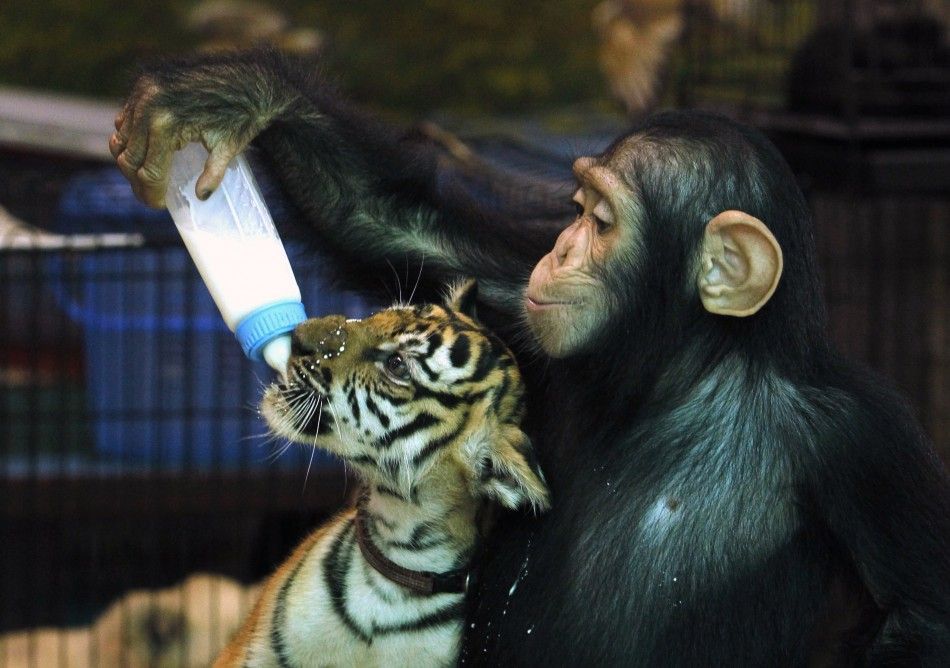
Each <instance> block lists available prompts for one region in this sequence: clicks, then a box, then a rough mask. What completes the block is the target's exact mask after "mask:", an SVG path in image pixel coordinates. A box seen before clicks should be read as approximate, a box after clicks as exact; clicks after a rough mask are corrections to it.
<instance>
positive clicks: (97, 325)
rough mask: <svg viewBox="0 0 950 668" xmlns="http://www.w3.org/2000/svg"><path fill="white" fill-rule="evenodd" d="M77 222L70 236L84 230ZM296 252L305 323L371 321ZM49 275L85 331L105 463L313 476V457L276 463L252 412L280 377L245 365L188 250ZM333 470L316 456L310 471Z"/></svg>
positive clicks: (94, 261) (93, 255) (61, 267)
mask: <svg viewBox="0 0 950 668" xmlns="http://www.w3.org/2000/svg"><path fill="white" fill-rule="evenodd" d="M72 201H73V202H75V201H76V200H75V199H74V200H72ZM93 203H94V198H89V199H87V200H86V205H87V206H88V208H87V210H86V211H85V215H86V216H95V215H96V211H97V207H96V206H90V205H91V204H93ZM103 205H105V202H103ZM77 213H78V212H76V211H75V210H73V212H72V213H71V215H70V218H71V220H70V225H69V227H74V226H75V225H76V224H77V223H81V217H79V216H77V215H76V214H77ZM166 216H167V214H166ZM168 224H169V225H170V220H169V221H168ZM83 227H84V226H83ZM83 227H80V229H75V231H83ZM172 230H174V228H172ZM123 231H128V228H126V229H125V230H123ZM289 251H290V252H289V255H290V256H291V264H292V265H293V266H294V270H295V273H296V276H297V280H298V283H299V284H300V288H301V293H302V296H303V302H304V304H305V305H306V307H307V312H308V314H310V315H312V316H320V315H327V314H331V313H344V314H346V315H348V316H350V317H362V316H363V315H365V314H366V313H368V312H369V310H370V308H369V307H368V306H367V304H366V303H365V302H364V301H363V300H361V299H359V298H357V297H355V296H351V295H347V294H343V293H340V292H338V291H333V290H331V289H329V288H327V287H326V286H325V284H324V283H323V282H322V281H320V280H319V278H318V277H316V276H315V272H314V271H313V270H312V269H311V270H308V269H307V267H306V264H307V263H306V262H301V261H297V258H295V257H294V256H295V253H294V251H293V249H292V248H291V249H289ZM47 269H48V271H49V272H50V273H49V285H50V287H51V290H52V292H53V294H54V297H55V299H56V301H57V302H58V303H59V305H60V307H61V308H63V309H64V310H65V311H66V312H67V313H68V315H69V316H70V318H71V319H73V320H74V321H75V322H77V323H79V324H80V325H81V326H82V328H83V331H84V346H85V354H86V360H85V363H86V382H87V402H88V406H89V411H90V417H91V420H92V432H93V437H94V441H95V448H96V451H97V453H98V454H99V455H100V456H101V458H102V460H103V462H104V463H116V464H122V465H124V466H129V467H143V468H145V467H147V468H149V469H152V470H154V469H162V470H167V469H172V470H183V471H184V470H195V469H198V470H210V469H224V470H228V469H230V470H233V469H243V468H261V467H267V468H271V469H272V468H275V467H277V468H281V469H285V468H306V467H307V466H310V461H311V450H310V449H309V448H306V447H300V446H294V447H290V448H288V449H287V450H286V452H283V453H281V454H280V455H279V456H277V454H276V453H277V452H278V450H280V449H281V448H282V447H283V446H284V445H285V444H286V443H285V442H283V441H272V442H269V443H268V442H265V440H266V439H265V438H264V435H265V433H266V426H265V424H264V422H263V420H262V419H261V418H260V417H259V416H258V415H257V412H256V407H257V404H258V402H259V400H260V393H261V390H262V388H263V386H264V384H265V383H267V382H270V380H271V379H272V378H273V372H272V371H271V370H270V369H269V368H268V367H267V365H265V364H263V363H256V362H251V361H249V360H248V359H247V358H245V357H244V355H243V353H242V352H241V346H240V345H239V344H238V342H237V340H236V339H235V338H234V335H233V334H232V333H231V332H230V331H229V330H228V329H227V327H226V326H225V324H224V321H223V320H222V318H221V316H220V314H219V313H218V311H217V308H216V307H215V305H214V302H213V301H212V299H211V296H210V295H209V294H208V291H207V288H206V287H205V286H204V283H203V282H202V281H201V278H200V276H199V275H198V272H197V270H196V269H195V267H194V265H193V264H192V262H191V258H190V257H189V256H188V253H187V251H186V250H185V249H184V246H179V245H177V244H173V245H166V246H163V247H145V248H128V249H117V250H92V251H88V252H74V253H72V254H70V255H68V256H58V257H56V258H54V259H52V260H50V261H49V263H48V264H47ZM331 461H332V459H331V458H330V457H329V456H328V455H325V454H324V453H322V452H317V454H316V455H315V457H314V459H313V464H312V465H313V466H314V467H316V466H326V465H328V464H329V463H330V462H331Z"/></svg>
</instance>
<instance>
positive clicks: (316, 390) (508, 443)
mask: <svg viewBox="0 0 950 668" xmlns="http://www.w3.org/2000/svg"><path fill="white" fill-rule="evenodd" d="M474 291H475V286H474V283H473V282H469V283H466V284H463V285H462V286H460V287H458V288H456V289H455V290H454V291H453V293H452V294H451V295H450V297H449V300H448V302H447V305H446V307H442V306H435V305H423V306H415V307H394V308H392V309H389V310H386V311H382V312H380V313H377V314H375V315H373V316H371V317H369V318H367V319H365V320H362V321H346V320H345V319H344V318H342V317H335V316H334V317H328V318H322V319H315V320H308V321H307V322H304V323H302V324H301V325H300V326H299V327H298V328H297V329H296V331H295V332H294V354H293V356H292V357H291V361H290V363H289V365H288V374H287V383H286V384H285V385H274V386H272V387H270V388H269V389H268V390H267V391H266V393H265V395H264V399H263V401H262V412H263V414H264V416H265V418H266V419H267V422H268V423H269V425H270V427H271V429H272V430H273V431H274V432H275V433H277V434H279V435H281V436H285V437H287V438H290V439H291V440H293V441H297V442H300V443H303V444H306V445H309V446H316V447H321V448H325V449H327V450H329V451H330V452H333V453H335V454H337V455H339V456H340V457H342V458H343V459H344V460H345V461H347V462H348V463H349V464H351V465H352V467H353V468H354V469H355V470H356V471H358V473H359V474H360V477H361V478H362V480H363V482H364V484H365V490H364V496H363V499H362V501H361V503H362V504H363V513H364V514H363V515H362V516H361V517H362V518H364V520H363V526H364V527H365V530H366V531H365V534H364V535H366V536H368V537H369V538H370V539H371V542H372V543H373V544H374V545H375V546H376V547H377V548H378V549H379V551H380V552H382V553H383V555H384V556H385V557H386V558H388V559H389V560H390V561H391V562H394V563H395V564H397V565H399V566H402V567H404V568H408V569H410V570H413V571H427V572H432V573H447V572H452V571H458V570H459V569H463V570H464V569H465V567H466V566H467V564H468V562H469V560H470V559H471V557H472V553H473V551H474V549H475V546H476V542H477V540H478V526H477V520H478V518H479V517H480V510H481V509H482V506H483V505H484V504H485V503H486V502H490V501H497V502H499V503H501V504H503V505H505V506H508V507H518V506H521V505H525V504H526V505H530V506H533V507H534V508H535V509H536V510H543V509H546V508H547V507H548V503H549V500H548V490H547V487H546V485H545V483H544V479H543V477H542V475H541V472H540V471H539V470H538V468H537V465H536V463H535V459H534V456H533V452H532V450H531V444H530V442H529V440H528V438H527V437H526V436H525V434H524V432H523V431H522V430H521V427H520V423H521V419H522V415H523V412H524V407H523V391H524V390H523V387H522V382H521V376H520V374H519V372H518V367H517V365H516V364H515V361H514V359H513V357H512V356H511V353H510V352H509V351H508V349H507V348H506V347H505V346H504V344H502V343H501V342H500V341H499V340H498V339H497V338H496V337H495V336H493V335H492V334H491V333H490V332H488V331H487V330H486V329H484V328H483V327H482V326H480V325H479V324H478V323H476V322H475V321H474V320H473V319H472V318H471V317H470V315H467V313H470V305H471V304H473V303H474ZM356 517H357V511H356V510H354V509H350V510H347V511H345V512H343V513H341V514H340V515H339V516H337V517H336V518H335V519H334V520H332V521H331V522H330V523H328V524H327V525H325V526H324V527H322V528H321V529H319V530H317V531H316V532H315V533H313V534H312V535H311V536H310V537H309V538H307V539H306V540H305V541H304V542H303V544H302V545H300V547H298V548H297V550H296V551H295V552H294V553H293V555H291V557H290V558H289V559H288V560H287V561H286V562H285V563H284V564H283V565H282V566H281V567H280V568H279V569H278V570H277V572H276V573H275V574H274V575H273V576H272V577H271V578H270V580H269V581H268V582H267V583H266V585H265V587H264V591H263V594H262V596H261V599H260V601H259V602H258V604H257V606H256V607H255V609H254V611H253V612H252V613H251V615H250V617H249V618H248V619H247V621H246V622H245V625H244V627H243V629H242V630H241V631H240V632H239V633H238V635H237V636H236V637H235V638H234V640H233V641H232V642H231V644H230V645H229V646H228V648H227V649H226V650H225V651H224V653H223V654H222V655H221V657H220V658H219V659H218V663H217V665H219V666H249V667H250V666H282V667H283V666H327V665H333V666H346V665H349V666H386V667H387V668H388V667H390V666H410V665H411V666H432V665H449V664H454V662H455V659H456V655H457V651H458V642H459V639H460V636H461V625H462V602H463V601H462V599H463V596H464V594H462V593H435V594H421V593H417V592H414V591H412V590H411V589H409V588H406V587H404V586H402V585H400V584H396V583H395V582H393V581H391V580H390V579H387V578H386V577H384V576H383V575H382V574H381V573H380V572H379V571H377V570H375V569H374V568H373V566H372V565H371V563H370V562H369V561H367V559H366V558H365V557H364V556H363V552H361V549H360V546H359V545H358V544H357V530H358V527H357V522H356Z"/></svg>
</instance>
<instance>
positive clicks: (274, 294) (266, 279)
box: [165, 144, 306, 374]
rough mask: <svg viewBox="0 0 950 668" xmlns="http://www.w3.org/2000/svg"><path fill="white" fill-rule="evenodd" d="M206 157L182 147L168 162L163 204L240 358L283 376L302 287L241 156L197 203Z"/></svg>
mask: <svg viewBox="0 0 950 668" xmlns="http://www.w3.org/2000/svg"><path fill="white" fill-rule="evenodd" d="M207 159H208V152H207V151H206V150H205V148H204V147H203V146H201V145H200V144H188V145H187V146H185V147H184V148H183V149H181V150H180V151H178V152H177V153H176V154H175V155H174V157H173V159H172V166H171V173H170V177H169V181H168V190H167V192H166V196H165V201H166V203H167V205H168V210H169V212H170V213H171V215H172V218H173V219H174V220H175V226H176V227H177V228H178V232H179V233H180V234H181V238H182V239H183V240H184V242H185V246H186V247H187V248H188V253H189V254H190V255H191V258H192V260H194V262H195V265H197V267H198V272H199V273H200V274H201V278H202V279H204V282H205V285H207V286H208V290H209V291H210V292H211V296H212V298H214V303H215V304H216V305H217V306H218V310H219V311H221V315H222V317H223V318H224V321H225V323H227V325H228V328H229V329H230V330H231V331H232V332H234V334H235V336H236V337H237V340H238V341H239V342H240V344H241V347H242V348H243V349H244V354H245V355H247V356H248V357H249V358H251V359H253V360H258V361H260V360H264V361H266V362H267V364H269V365H270V366H271V368H273V369H274V370H275V371H277V372H278V373H281V374H283V373H284V371H285V368H286V366H287V360H288V359H289V358H290V331H291V330H293V328H294V327H295V326H296V325H297V324H298V323H300V322H302V321H303V320H304V319H305V318H306V315H305V314H304V307H303V304H302V303H301V301H300V288H299V287H298V286H297V281H296V280H295V279H294V274H293V270H291V268H290V262H289V261H288V260H287V253H286V252H285V251H284V246H283V244H282V243H281V241H280V237H279V236H277V230H276V228H275V227H274V221H273V220H272V219H271V217H270V213H269V212H268V211H267V207H266V205H265V204H264V200H263V198H262V197H261V193H260V190H259V189H258V187H257V182H256V181H255V180H254V175H253V174H252V173H251V170H250V168H249V167H248V165H247V161H246V160H245V159H244V156H243V155H239V156H238V157H237V158H235V159H234V160H232V161H231V164H229V165H228V168H227V171H226V173H225V176H224V180H223V181H222V182H221V185H220V186H219V187H218V188H217V189H216V190H215V191H214V192H213V193H212V194H211V196H210V197H209V198H208V199H207V200H205V201H201V200H200V199H198V196H197V195H196V194H195V183H196V182H197V180H198V176H199V175H200V174H201V172H202V170H203V169H204V165H205V161H206V160H207Z"/></svg>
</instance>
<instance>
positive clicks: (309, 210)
mask: <svg viewBox="0 0 950 668" xmlns="http://www.w3.org/2000/svg"><path fill="white" fill-rule="evenodd" d="M117 128H118V131H117V133H116V135H115V137H114V138H113V141H112V143H111V146H112V150H113V154H114V155H117V160H118V163H119V166H120V168H122V169H123V172H124V173H125V174H126V176H128V177H129V179H130V181H132V183H133V186H134V187H135V188H136V192H137V194H139V196H140V197H142V198H143V199H144V200H146V201H147V202H149V203H150V204H153V205H161V204H162V201H163V193H164V186H165V183H166V182H167V165H168V161H169V160H170V154H171V151H173V150H174V149H176V148H178V147H179V146H180V145H182V144H183V143H185V142H187V141H203V142H204V143H205V144H206V146H208V147H209V149H210V150H211V154H212V157H211V159H210V161H209V165H208V168H207V169H206V173H205V174H204V175H203V176H202V177H201V178H200V179H199V181H198V190H199V193H200V192H201V191H202V190H209V189H211V188H213V187H215V186H216V185H217V183H218V182H219V181H220V175H221V174H223V169H224V166H225V165H226V164H227V162H228V160H230V158H231V157H233V155H235V154H236V153H237V152H239V151H241V150H243V149H244V148H245V147H246V146H247V145H248V144H249V143H250V142H252V141H253V142H254V144H255V146H256V147H257V148H258V149H259V150H261V151H262V152H263V153H264V154H265V157H266V158H267V159H268V161H269V162H270V163H271V164H272V166H273V169H274V171H275V173H276V174H277V176H278V177H279V179H280V181H281V183H282V185H283V187H284V190H285V192H286V193H287V195H288V196H289V197H290V199H291V200H292V201H293V203H294V204H295V205H296V208H297V210H298V211H299V212H300V213H301V214H302V215H303V218H304V219H305V221H306V223H307V224H308V226H309V227H310V228H311V229H312V230H313V231H315V232H316V234H317V235H318V237H319V239H318V243H319V244H320V245H322V246H323V248H324V250H326V251H329V252H328V253H326V254H327V255H329V256H333V257H335V258H336V259H338V260H342V262H340V264H341V265H344V266H345V265H349V266H350V268H351V269H357V271H356V272H351V273H352V274H361V273H362V274H365V273H366V272H369V273H371V274H372V275H373V277H374V280H375V276H378V275H379V272H381V271H384V272H386V273H387V274H388V273H389V272H390V269H389V266H388V264H390V263H391V264H392V265H395V266H399V267H400V268H401V267H402V266H403V265H404V264H405V263H406V262H407V261H408V262H411V263H413V264H414V265H418V263H419V262H421V261H423V260H424V265H425V267H426V269H427V272H428V275H429V276H430V277H432V278H436V279H438V280H444V279H445V278H448V277H451V276H454V275H458V274H464V275H471V276H475V277H476V278H478V279H479V285H480V294H481V296H482V297H483V298H484V299H485V300H487V301H488V302H490V303H492V304H494V305H495V306H496V307H500V308H501V309H502V310H504V311H508V312H513V311H517V309H518V304H519V303H520V292H521V287H522V285H523V282H524V281H525V279H526V278H527V276H528V274H529V272H530V270H531V267H532V266H533V265H534V263H535V262H536V261H537V259H538V258H540V257H541V256H542V255H543V254H544V253H545V252H547V250H549V249H550V247H551V246H552V245H553V241H554V239H555V237H556V235H557V233H558V232H559V230H560V229H561V227H562V226H563V225H564V223H565V222H566V219H567V216H568V215H569V210H570V209H569V206H568V205H569V204H570V202H569V201H567V200H568V198H567V197H565V198H564V201H562V202H558V203H557V204H555V205H549V204H545V203H544V202H543V200H542V199H539V198H537V197H531V196H530V195H531V194H530V193H526V192H519V188H520V187H525V186H526V185H530V184H521V183H518V182H515V181H512V182H510V183H505V182H503V181H502V180H500V179H497V178H495V179H489V177H488V176H487V175H486V179H489V180H490V181H491V183H490V184H489V185H490V186H491V187H494V188H498V187H502V188H504V189H506V192H505V193H503V196H500V197H498V198H496V199H495V200H494V204H493V205H488V204H486V202H485V201H484V200H480V199H479V198H476V197H474V196H472V195H471V194H470V190H468V189H466V187H465V185H464V179H463V175H462V173H461V172H460V171H459V170H458V169H454V168H452V167H451V166H449V165H448V164H447V163H446V161H445V160H444V159H440V153H439V151H438V150H437V149H436V147H435V146H434V145H433V144H432V142H428V141H423V140H422V138H421V137H420V136H418V135H416V136H411V135H404V134H400V133H397V132H395V131H394V130H392V129H391V128H389V127H387V126H385V125H383V124H381V123H379V122H377V121H375V120H374V119H371V118H370V117H368V116H366V115H364V114H362V113H360V112H359V111H357V110H355V109H353V108H351V107H349V106H348V105H347V104H345V103H344V102H343V101H342V100H341V99H340V97H339V96H338V95H336V93H335V92H334V91H333V90H332V88H331V87H330V86H328V85H326V84H325V83H323V82H320V81H317V80H316V79H315V78H313V77H312V76H310V75H308V74H305V73H303V72H302V71H301V70H299V69H297V68H295V67H294V66H292V65H291V64H290V63H289V62H288V61H286V60H285V59H283V58H282V57H280V56H278V55H277V54H275V53H274V52H268V51H265V52H253V53H244V54H238V55H229V56H212V57H204V58H201V59H198V60H194V61H172V62H166V63H164V64H161V65H160V66H157V67H155V68H152V69H150V70H148V71H146V72H145V74H144V75H143V76H142V77H141V78H140V80H139V82H138V83H137V85H136V88H135V91H134V92H133V95H132V96H131V98H130V100H129V102H128V103H127V105H126V109H125V110H124V111H123V113H122V114H120V118H119V119H117ZM521 195H523V197H521Z"/></svg>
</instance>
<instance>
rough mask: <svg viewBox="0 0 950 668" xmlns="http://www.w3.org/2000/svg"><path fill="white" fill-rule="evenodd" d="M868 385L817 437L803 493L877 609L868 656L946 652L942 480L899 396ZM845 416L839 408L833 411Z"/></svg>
mask: <svg viewBox="0 0 950 668" xmlns="http://www.w3.org/2000/svg"><path fill="white" fill-rule="evenodd" d="M886 394H887V392H886V391H884V390H879V389H877V388H873V389H868V390H867V394H866V395H865V397H867V398H868V399H869V401H868V402H867V403H865V404H864V405H860V406H856V407H854V406H852V407H849V408H847V409H846V410H845V411H841V412H840V413H839V415H838V417H837V418H835V419H834V422H836V423H837V425H838V426H837V428H835V429H833V430H829V431H828V432H826V438H825V439H823V440H824V442H823V443H821V444H820V445H819V450H820V451H819V452H818V453H817V454H818V456H819V462H820V465H819V467H818V471H817V472H816V477H815V478H814V479H813V483H814V487H813V490H814V491H813V493H814V494H815V498H816V500H817V502H818V506H819V509H820V512H821V513H822V515H823V516H824V518H825V521H826V522H827V523H828V526H829V527H830V529H831V531H832V533H833V535H834V536H835V537H836V538H837V539H838V540H839V541H840V542H841V544H842V545H843V546H844V548H845V550H846V551H847V552H848V553H850V555H851V558H852V559H853V563H854V566H855V568H856V570H857V572H858V574H859V576H860V578H861V579H862V581H863V582H864V585H865V587H866V588H867V590H868V591H869V592H870V594H871V596H872V597H873V599H874V602H875V603H876V605H877V606H878V607H879V608H881V610H883V612H884V614H885V615H886V616H885V618H884V622H883V624H882V626H881V628H880V630H879V632H878V633H877V636H876V638H875V640H874V642H873V643H872V645H871V647H870V648H869V649H868V652H867V656H866V661H867V663H868V665H875V666H877V665H924V666H946V665H948V661H950V482H948V478H947V474H946V471H945V469H944V468H943V465H942V464H941V462H940V460H939V459H938V457H937V455H936V454H935V452H934V450H933V448H932V447H930V446H929V444H928V443H927V441H926V439H925V437H924V436H923V434H921V433H920V429H919V427H917V426H916V423H915V421H914V420H913V419H912V418H911V417H910V416H909V415H908V412H907V410H906V409H905V408H904V407H903V405H902V403H901V402H900V400H898V399H895V398H892V397H888V396H886ZM842 415H847V417H842Z"/></svg>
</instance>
